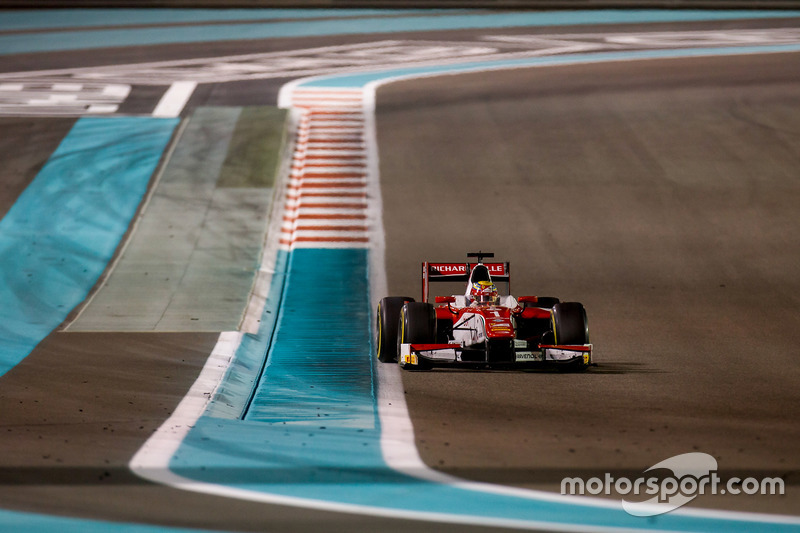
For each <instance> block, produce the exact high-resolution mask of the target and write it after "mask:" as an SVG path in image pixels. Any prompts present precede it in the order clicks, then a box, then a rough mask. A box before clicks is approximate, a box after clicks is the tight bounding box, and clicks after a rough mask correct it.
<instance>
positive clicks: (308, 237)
mask: <svg viewBox="0 0 800 533" xmlns="http://www.w3.org/2000/svg"><path fill="white" fill-rule="evenodd" d="M292 106H293V107H295V108H298V109H301V110H302V111H303V115H302V118H301V120H300V124H299V127H298V130H297V142H296V145H295V152H294V155H293V160H292V170H291V175H290V181H289V186H288V189H287V194H286V208H285V212H284V219H283V225H282V227H281V240H280V243H281V245H283V246H285V247H289V248H298V247H304V248H344V247H348V248H351V247H355V248H363V247H366V246H367V244H368V242H369V238H368V235H367V150H366V146H365V143H364V129H365V120H364V110H363V99H362V92H361V90H360V89H324V88H319V89H312V88H298V89H295V90H294V92H293V93H292Z"/></svg>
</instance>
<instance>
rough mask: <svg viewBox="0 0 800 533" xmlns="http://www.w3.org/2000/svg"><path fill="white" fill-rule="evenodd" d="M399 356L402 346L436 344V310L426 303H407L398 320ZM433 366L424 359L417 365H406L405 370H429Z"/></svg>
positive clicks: (419, 360) (418, 361)
mask: <svg viewBox="0 0 800 533" xmlns="http://www.w3.org/2000/svg"><path fill="white" fill-rule="evenodd" d="M397 327H398V330H399V332H398V335H397V356H398V357H399V356H400V345H401V344H434V343H435V342H436V310H435V309H434V307H433V305H432V304H429V303H426V302H406V303H405V304H404V305H403V308H402V310H401V311H400V318H399V320H398V326H397ZM430 368H431V365H430V363H429V362H427V361H424V360H422V359H418V360H417V364H416V365H412V364H408V363H406V364H404V365H403V369H405V370H429V369H430Z"/></svg>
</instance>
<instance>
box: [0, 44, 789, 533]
mask: <svg viewBox="0 0 800 533" xmlns="http://www.w3.org/2000/svg"><path fill="white" fill-rule="evenodd" d="M320 42H321V41H319V40H318V41H316V43H317V44H319V43H320ZM291 44H293V43H288V42H282V43H279V44H277V45H275V46H277V47H281V46H286V47H288V46H290V45H291ZM220 47H227V48H228V49H230V47H231V45H229V44H222V45H214V47H212V48H216V49H219V48H220ZM192 48H193V50H191V51H190V49H192ZM196 49H197V47H188V46H172V47H164V49H163V53H165V54H166V55H168V56H170V55H171V56H172V57H183V55H186V54H191V53H195V54H199V53H200V51H197V50H196ZM144 55H145V51H144V50H136V49H131V50H125V51H122V50H116V51H111V57H112V60H113V59H115V58H118V59H120V60H122V59H123V58H124V60H125V61H130V60H131V59H132V58H135V57H143V56H144ZM209 55H213V53H211V54H209ZM103 56H104V54H103V53H97V52H94V53H92V54H91V55H90V57H89V58H87V59H86V60H85V61H86V62H94V61H102V59H101V58H102V57H103ZM106 58H108V56H106ZM35 59H36V60H41V61H42V62H45V63H54V62H58V61H62V62H64V63H68V64H70V63H71V64H82V62H83V61H84V60H83V59H82V55H81V54H75V53H70V54H63V55H59V54H48V55H47V57H42V58H39V57H38V56H36V57H35ZM30 60H31V57H17V58H11V59H4V60H3V64H4V66H5V69H8V70H11V69H12V68H13V66H14V65H16V67H17V68H19V65H20V64H24V63H25V62H29V61H30ZM50 66H52V65H50ZM798 67H800V56H798V55H797V54H776V55H770V56H749V57H728V58H719V59H691V60H665V61H644V62H630V63H610V64H602V65H586V66H580V67H559V68H548V69H525V70H517V71H506V72H501V73H497V72H495V73H492V74H491V75H489V76H487V75H462V76H458V77H454V78H453V77H446V78H438V79H431V80H418V81H412V82H404V83H398V84H393V85H389V86H386V87H385V88H383V89H381V90H380V92H379V94H378V112H377V116H378V137H379V144H380V158H381V175H382V188H383V195H384V223H385V227H386V242H387V260H386V264H387V274H388V277H389V287H390V291H391V292H392V293H397V294H399V293H404V294H406V293H408V294H411V295H416V294H417V293H418V292H419V280H418V277H417V276H418V272H419V262H420V261H422V260H425V259H433V260H438V259H443V260H450V259H454V260H458V259H460V258H461V257H463V254H464V253H465V252H467V251H472V250H473V249H483V250H491V251H494V252H496V253H497V254H498V258H501V259H506V260H510V261H511V262H512V267H513V273H514V285H513V289H514V291H513V292H514V293H515V294H523V293H530V294H539V295H554V296H558V297H561V298H562V299H564V300H580V301H582V302H583V303H584V304H585V305H586V307H587V310H588V313H589V317H590V327H591V331H592V340H593V342H594V343H595V345H596V346H597V351H596V361H597V362H598V363H599V366H598V367H596V368H594V369H592V370H591V371H590V372H588V373H586V374H580V375H569V374H567V375H562V374H556V373H549V372H545V373H521V372H520V373H518V372H462V371H435V372H430V373H414V374H404V385H405V388H406V392H407V395H406V398H407V401H408V403H409V407H410V410H411V415H412V420H413V422H414V427H415V431H416V437H417V443H418V448H419V450H420V453H421V455H422V457H423V459H424V460H425V461H426V462H427V463H428V464H429V465H431V466H432V467H434V468H439V469H441V470H444V471H446V472H449V473H454V474H457V475H459V476H462V477H466V478H468V479H478V480H488V481H492V482H496V483H504V484H510V485H518V486H526V487H544V488H550V489H554V490H557V488H558V482H559V481H560V479H561V478H562V477H563V476H564V475H596V474H598V473H600V472H606V471H610V472H612V473H618V474H622V473H626V474H629V475H635V474H638V473H640V472H641V471H642V470H644V469H645V468H647V467H649V466H650V465H652V464H654V463H655V462H657V461H660V460H662V459H665V458H667V457H669V456H672V455H676V454H679V453H686V452H689V451H703V452H707V453H710V454H712V455H714V456H715V457H717V459H718V461H719V464H720V472H721V473H723V474H725V473H731V474H735V473H740V472H745V473H749V474H752V475H757V476H767V475H768V476H774V475H784V476H786V480H787V496H785V497H782V498H780V497H769V498H756V497H746V498H745V497H738V498H729V499H726V498H721V497H714V498H702V499H698V503H702V504H703V505H704V506H710V507H725V508H734V509H739V510H757V511H766V512H780V513H790V514H797V513H798V509H800V502H798V494H797V492H798V491H797V471H798V470H799V469H800V453H799V452H798V449H797V446H796V444H795V443H796V442H797V441H798V436H799V435H798V433H800V425H799V424H798V420H797V414H796V408H797V405H798V404H800V401H799V400H800V392H798V389H797V387H796V383H797V381H798V377H800V376H798V374H800V366H799V365H798V363H797V357H796V351H797V350H796V346H797V345H798V341H800V333H798V331H800V328H798V325H800V324H798V315H797V309H798V304H799V303H800V302H798V297H797V294H800V292H799V291H798V290H797V289H798V283H800V282H798V280H800V275H799V274H800V241H799V240H798V239H799V238H798V236H797V231H796V230H797V221H796V218H797V216H796V214H797V208H796V205H797V202H798V200H800V186H799V185H798V184H797V181H796V176H797V170H796V169H797V168H798V167H800V148H799V147H800V126H798V125H800V111H798V109H800V105H798V104H800V102H798V100H799V99H800V96H798V95H800V91H798V86H799V85H800V68H798ZM43 68H44V66H43ZM278 86H279V83H278V82H271V83H269V84H254V83H241V84H234V85H233V86H225V87H223V86H217V87H207V88H203V89H202V90H199V91H198V92H197V93H196V95H195V98H193V100H192V102H190V106H194V105H205V104H209V103H220V102H223V103H229V104H233V105H246V104H260V103H274V95H275V94H276V92H277V87H278ZM70 124H71V122H70V121H69V120H68V119H35V120H33V119H31V120H27V119H3V127H4V133H6V132H8V134H7V135H4V137H3V139H4V140H3V143H2V146H1V147H0V149H2V150H3V160H4V161H6V162H9V161H10V162H11V165H8V164H6V165H5V169H6V170H4V172H3V188H2V189H1V190H0V194H2V197H0V212H5V210H7V209H8V207H9V206H10V205H11V203H13V201H14V199H15V198H16V196H17V195H18V194H19V192H20V191H21V190H22V188H24V186H25V184H26V183H27V181H29V180H30V179H32V178H33V176H34V175H35V174H36V171H37V170H38V168H40V167H41V165H42V164H43V163H44V161H45V159H46V157H47V156H48V155H49V154H50V153H51V152H52V149H53V148H54V147H55V144H54V143H57V142H58V140H59V139H60V135H63V133H65V132H66V131H67V129H68V127H69V125H70ZM59 132H61V133H59ZM22 138H26V139H31V140H32V141H35V142H29V143H15V142H13V139H22ZM23 148H24V149H23ZM9 169H21V170H20V171H17V170H14V171H13V172H12V171H10V170H9ZM11 176H13V177H14V180H12V179H11ZM410 206H414V207H413V210H412V209H411V207H410ZM215 341H216V334H213V333H125V334H120V333H104V334H98V333H76V332H67V333H58V332H57V333H53V334H52V335H50V336H49V337H48V338H47V339H46V340H45V341H44V342H43V343H42V344H40V345H39V346H38V347H37V348H36V350H35V351H34V353H32V354H31V355H30V356H29V357H28V358H26V359H25V360H24V361H23V363H21V364H20V365H18V366H17V367H15V368H14V369H12V370H11V371H10V372H9V373H8V374H6V375H5V376H3V377H2V380H1V381H0V385H1V386H2V388H1V389H0V417H2V420H1V421H0V428H2V431H3V432H4V433H5V434H6V435H7V436H9V437H11V438H5V439H2V441H0V451H2V453H0V457H2V465H1V467H0V468H1V470H0V471H2V476H3V479H2V484H0V500H1V501H2V506H3V508H6V509H16V510H25V511H34V512H41V513H53V514H60V515H67V516H81V517H92V518H102V519H109V520H120V521H131V522H143V523H153V524H160V525H168V526H183V527H198V528H205V529H226V530H227V529H235V530H241V531H264V530H275V531H309V530H321V529H324V530H326V531H353V530H367V529H380V530H381V531H407V530H409V529H414V530H424V529H426V526H425V525H424V524H420V523H417V522H405V521H402V520H386V519H376V518H368V517H361V516H353V515H347V514H332V513H325V512H319V511H309V510H298V509H294V508H286V507H279V506H272V505H263V504H254V503H247V502H240V501H235V500H230V499H224V498H216V497H211V496H203V495H197V494H192V493H186V492H182V491H178V490H174V489H171V488H166V487H161V486H156V485H153V484H150V483H147V482H145V481H143V480H140V479H138V478H136V477H135V476H133V475H132V474H131V473H130V472H129V471H128V470H127V463H128V461H129V460H130V458H131V456H132V455H133V454H134V453H135V451H136V450H137V449H138V447H139V446H140V445H141V444H142V442H143V441H144V440H145V439H146V438H147V436H149V434H150V433H152V431H153V430H154V429H155V428H156V427H158V426H159V425H160V424H161V422H163V420H164V419H165V418H166V417H167V416H168V415H169V414H170V412H171V411H172V409H174V407H175V405H177V403H178V402H179V401H180V399H181V398H182V396H183V394H184V393H185V391H186V390H187V389H188V388H189V386H190V385H191V383H192V382H193V381H194V379H195V378H196V376H197V374H198V373H199V371H200V368H201V367H202V365H203V363H204V362H205V359H206V358H207V357H208V354H209V353H210V351H211V349H212V347H213V345H214V342H215ZM43 369H46V370H43ZM430 529H435V530H437V531H448V530H452V531H456V530H457V531H464V530H466V528H465V527H464V526H452V527H450V526H447V525H441V524H437V525H431V526H430ZM474 529H476V530H478V529H481V528H474Z"/></svg>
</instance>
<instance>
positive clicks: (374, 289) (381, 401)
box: [131, 79, 797, 532]
mask: <svg viewBox="0 0 800 533" xmlns="http://www.w3.org/2000/svg"><path fill="white" fill-rule="evenodd" d="M301 81H306V80H298V81H296V82H293V83H290V84H287V85H286V86H284V87H283V88H282V89H281V93H280V97H279V102H280V105H281V106H283V107H290V103H291V102H290V98H291V90H292V89H294V87H295V86H296V85H297V84H298V83H300V82H301ZM391 81H394V80H393V79H387V80H382V81H380V82H376V83H374V84H371V85H370V86H368V87H367V88H366V89H365V91H364V94H365V99H364V108H365V110H367V111H369V112H368V113H366V114H365V120H366V124H365V138H366V139H367V161H368V168H369V172H368V173H369V176H370V177H371V178H372V179H371V180H370V181H369V187H370V193H371V196H372V198H373V200H372V201H371V202H370V204H369V206H368V208H367V210H366V215H367V217H368V219H369V224H368V227H369V228H371V229H370V230H369V231H370V236H371V238H370V244H369V248H370V254H369V261H370V272H371V275H370V280H369V282H370V293H371V299H372V301H373V304H374V306H373V308H374V307H375V306H376V305H377V301H378V299H379V298H380V297H381V295H384V294H386V293H387V283H386V269H385V235H384V232H383V223H382V215H381V207H382V206H381V195H380V184H379V181H378V155H377V147H378V144H377V137H376V131H375V121H374V115H373V113H372V111H374V100H375V90H376V89H377V87H378V86H379V85H382V84H385V83H390V82H391ZM279 197H281V196H279ZM353 211H354V212H355V213H360V214H364V213H365V211H364V210H353ZM287 215H288V213H287ZM276 229H277V227H276V226H273V224H272V223H271V224H270V230H269V233H270V234H279V233H280V232H279V231H274V230H276ZM348 246H352V247H354V248H363V247H365V246H366V245H364V244H361V245H356V244H353V245H348V244H342V243H336V244H334V245H326V244H324V243H318V242H314V243H308V244H305V243H295V244H293V245H292V246H286V245H279V247H280V249H284V250H288V249H291V248H303V247H312V248H325V247H335V248H342V247H348ZM370 322H371V321H370ZM220 340H221V342H222V336H221V339H220ZM224 352H225V348H223V347H221V348H220V350H216V349H215V353H224ZM212 355H213V354H212ZM212 359H214V358H213V357H212V358H209V362H208V363H207V365H206V366H208V365H209V364H213V363H212V362H211V361H212ZM210 374H213V372H210ZM201 378H203V379H204V381H205V382H206V386H205V388H208V387H209V386H211V385H213V383H215V378H216V376H212V377H209V376H207V375H206V369H205V368H204V370H203V372H202V373H201ZM378 379H379V384H378V410H379V415H380V419H381V427H382V430H383V432H382V435H381V443H382V450H383V454H384V457H385V460H386V461H387V464H389V465H390V466H391V467H393V468H395V469H397V470H399V471H401V472H406V473H408V474H410V475H412V476H414V477H417V478H421V479H427V480H430V481H433V482H436V483H443V484H446V485H450V486H453V487H456V488H463V489H466V490H479V491H484V492H495V493H501V494H508V495H513V496H516V497H523V498H530V499H535V500H540V501H557V502H561V503H567V502H569V503H574V502H575V498H574V497H573V498H569V497H565V496H561V495H557V494H552V493H543V492H537V491H528V490H522V489H514V488H510V487H499V486H493V485H488V484H482V483H472V482H464V481H461V480H459V479H457V478H452V477H450V476H446V475H444V474H441V473H439V472H436V471H433V470H431V469H429V468H428V467H427V466H426V465H425V464H424V463H423V462H422V461H421V459H420V458H419V454H418V453H417V451H416V447H415V446H414V437H413V426H412V425H411V422H410V418H409V416H408V410H407V407H406V404H405V398H404V395H403V390H402V383H401V380H400V376H399V369H398V368H397V366H396V365H378ZM198 381H199V380H198ZM216 383H218V381H216ZM200 388H201V389H203V387H200ZM192 390H194V387H193V388H192ZM190 396H191V394H190ZM194 396H195V399H197V398H196V394H195V395H194ZM204 409H205V404H202V402H200V401H194V402H192V401H187V402H181V404H180V405H179V406H178V408H177V409H176V411H175V413H174V414H173V417H171V418H170V420H168V421H167V423H165V424H164V425H162V427H161V428H160V429H159V431H158V432H157V434H156V435H154V437H153V438H151V440H150V441H148V443H147V444H146V445H145V447H143V448H142V449H141V450H140V451H139V453H137V455H136V456H135V457H134V460H133V461H132V463H131V468H132V469H133V470H134V471H135V472H136V473H137V474H139V475H141V476H142V477H146V478H148V479H151V480H154V481H157V482H161V483H165V484H167V485H170V486H174V487H176V488H180V489H184V490H191V491H195V492H200V493H208V494H214V495H219V496H225V497H232V498H237V499H242V500H248V501H258V502H264V503H272V504H280V505H287V506H296V507H301V508H313V509H320V510H327V511H338V512H352V513H360V514H365V515H372V516H382V517H387V518H400V519H412V520H414V519H415V520H424V521H430V522H443V523H456V524H470V525H473V524H474V525H486V526H494V527H509V528H520V529H548V530H554V531H573V530H574V529H575V526H573V525H569V524H555V523H552V522H543V521H535V520H507V519H502V518H489V517H480V516H469V515H466V516H464V515H462V516H459V515H455V514H447V513H436V512H415V511H409V510H394V509H387V508H382V507H372V506H364V505H353V504H341V503H333V502H328V501H319V500H310V499H303V498H294V497H286V496H279V495H275V494H267V493H262V492H255V491H250V490H246V489H237V488H232V487H227V486H221V485H212V484H207V483H199V482H196V481H193V480H189V479H186V478H181V477H180V476H177V475H175V474H173V473H172V472H170V471H169V470H168V465H169V460H170V458H171V456H172V454H173V453H174V452H175V450H176V449H177V446H178V445H179V444H180V439H181V438H183V437H178V434H179V433H181V432H183V435H184V436H185V431H188V429H184V428H188V427H189V426H191V425H193V424H194V422H196V420H197V418H199V416H200V415H201V414H202V412H203V411H204ZM173 420H174V421H173ZM151 441H153V442H152V443H151ZM145 448H147V450H145ZM145 452H148V453H145ZM149 454H152V455H149ZM581 503H582V504H584V505H596V506H599V507H611V508H619V503H618V502H611V501H607V500H600V499H592V498H581ZM675 513H676V514H687V515H693V516H710V517H715V518H719V517H722V518H733V519H736V518H740V519H743V520H754V519H756V520H763V521H765V522H770V523H791V524H796V523H797V519H796V518H795V517H785V516H772V515H758V514H751V513H730V512H717V511H683V512H682V513H681V512H680V511H675ZM580 529H581V530H582V531H589V532H594V531H631V530H630V529H628V528H624V529H623V528H613V527H602V528H601V527H592V526H581V528H580Z"/></svg>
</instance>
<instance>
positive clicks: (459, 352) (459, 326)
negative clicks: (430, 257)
mask: <svg viewBox="0 0 800 533" xmlns="http://www.w3.org/2000/svg"><path fill="white" fill-rule="evenodd" d="M493 257H494V254H493V253H488V252H487V253H484V252H473V253H468V254H467V260H468V261H469V260H470V259H471V258H476V259H477V262H475V263H471V262H465V263H429V262H424V263H422V301H419V302H417V301H415V300H414V299H413V298H410V297H406V296H389V297H386V298H383V299H382V300H381V301H380V303H379V304H378V317H377V341H376V343H375V345H376V351H377V356H378V359H379V360H380V361H381V362H384V363H390V362H397V363H399V364H400V366H401V367H402V368H403V369H404V370H430V369H431V368H433V367H436V366H455V365H460V366H471V367H473V368H517V367H519V368H530V367H534V368H535V367H540V368H541V367H554V368H557V369H559V370H563V371H583V370H586V369H587V368H589V366H591V365H592V345H591V344H590V342H589V327H588V323H587V319H586V311H585V309H584V307H583V305H582V304H580V303H578V302H561V301H559V299H558V298H553V297H537V296H520V297H514V296H512V295H511V294H509V293H510V291H511V267H510V264H509V263H508V262H502V263H493V262H488V263H485V262H484V259H485V258H493ZM437 282H461V283H466V291H465V292H464V293H463V294H455V295H452V296H435V297H434V301H435V303H436V305H434V304H432V303H429V302H428V299H429V295H430V284H431V283H437ZM496 282H501V283H502V282H504V283H505V285H506V289H507V290H506V294H505V295H500V293H499V292H498V290H497V285H496Z"/></svg>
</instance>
